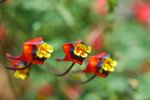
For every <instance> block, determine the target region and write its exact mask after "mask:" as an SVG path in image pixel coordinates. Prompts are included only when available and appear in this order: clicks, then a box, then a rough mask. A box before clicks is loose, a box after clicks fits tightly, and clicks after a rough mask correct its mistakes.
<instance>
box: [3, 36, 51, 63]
mask: <svg viewBox="0 0 150 100" xmlns="http://www.w3.org/2000/svg"><path fill="white" fill-rule="evenodd" d="M22 50H23V52H22V54H21V56H17V57H13V56H11V55H10V54H8V53H7V54H6V56H7V58H8V59H9V60H12V59H13V60H14V59H16V60H21V61H23V62H26V63H28V62H30V63H33V64H43V63H44V61H45V60H46V59H47V58H49V57H50V56H51V53H52V52H53V48H52V47H51V45H48V44H47V43H44V41H43V39H42V37H39V38H35V39H32V40H29V41H27V42H25V43H23V47H22Z"/></svg>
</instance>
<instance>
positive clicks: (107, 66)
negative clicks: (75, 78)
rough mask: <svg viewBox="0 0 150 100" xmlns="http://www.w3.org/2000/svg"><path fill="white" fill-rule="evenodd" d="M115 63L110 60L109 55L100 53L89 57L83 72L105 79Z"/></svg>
mask: <svg viewBox="0 0 150 100" xmlns="http://www.w3.org/2000/svg"><path fill="white" fill-rule="evenodd" d="M116 65H117V62H116V61H114V60H112V59H111V58H110V56H109V54H107V53H105V52H102V53H100V54H98V55H95V56H91V57H89V60H88V64H87V67H86V69H85V70H84V72H86V73H94V74H96V75H97V76H101V77H107V75H108V74H109V73H110V72H113V71H114V69H115V67H116Z"/></svg>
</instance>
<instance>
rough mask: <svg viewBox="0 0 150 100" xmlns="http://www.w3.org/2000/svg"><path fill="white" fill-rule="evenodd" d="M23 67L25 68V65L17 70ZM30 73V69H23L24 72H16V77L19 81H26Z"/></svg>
mask: <svg viewBox="0 0 150 100" xmlns="http://www.w3.org/2000/svg"><path fill="white" fill-rule="evenodd" d="M23 67H25V65H19V66H17V68H23ZM29 71H30V68H26V69H23V70H16V71H15V73H14V76H15V77H16V78H17V79H22V80H25V79H26V78H27V77H28V75H29Z"/></svg>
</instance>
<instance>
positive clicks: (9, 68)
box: [0, 63, 32, 70]
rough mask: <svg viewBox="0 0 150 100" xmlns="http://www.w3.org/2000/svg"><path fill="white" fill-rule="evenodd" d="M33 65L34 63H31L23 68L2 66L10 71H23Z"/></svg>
mask: <svg viewBox="0 0 150 100" xmlns="http://www.w3.org/2000/svg"><path fill="white" fill-rule="evenodd" d="M31 65H32V63H29V64H28V65H27V66H25V67H22V68H12V67H10V66H5V65H2V64H0V66H2V67H4V68H6V69H8V70H23V69H26V68H29V67H30V66H31Z"/></svg>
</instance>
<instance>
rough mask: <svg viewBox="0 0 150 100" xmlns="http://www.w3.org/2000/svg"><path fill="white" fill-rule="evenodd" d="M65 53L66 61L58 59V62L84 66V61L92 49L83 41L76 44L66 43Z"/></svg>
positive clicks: (64, 46)
mask: <svg viewBox="0 0 150 100" xmlns="http://www.w3.org/2000/svg"><path fill="white" fill-rule="evenodd" d="M63 51H64V53H65V57H64V59H56V60H57V61H72V62H74V63H78V64H82V62H83V60H84V59H85V58H86V57H87V56H88V54H89V53H90V52H91V47H90V46H86V45H85V44H84V43H83V42H82V41H81V40H77V41H76V42H72V43H65V44H64V45H63Z"/></svg>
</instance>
